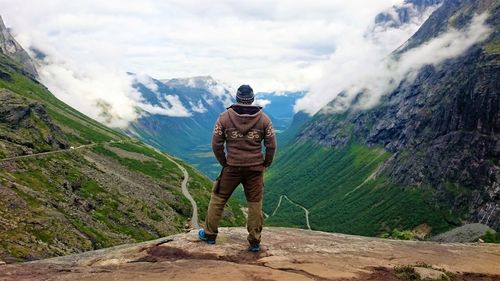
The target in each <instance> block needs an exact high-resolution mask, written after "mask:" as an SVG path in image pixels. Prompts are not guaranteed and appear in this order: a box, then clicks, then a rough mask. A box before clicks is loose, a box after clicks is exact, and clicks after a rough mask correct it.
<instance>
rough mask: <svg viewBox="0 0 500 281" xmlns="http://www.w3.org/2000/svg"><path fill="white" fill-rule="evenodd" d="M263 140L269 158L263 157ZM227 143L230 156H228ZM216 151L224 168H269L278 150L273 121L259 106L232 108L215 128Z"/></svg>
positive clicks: (213, 141) (234, 106) (219, 120)
mask: <svg viewBox="0 0 500 281" xmlns="http://www.w3.org/2000/svg"><path fill="white" fill-rule="evenodd" d="M262 140H264V145H265V147H266V155H265V157H263V156H262ZM224 142H226V150H227V155H224ZM212 148H213V150H214V153H215V156H216V158H217V160H219V162H221V164H222V165H223V166H225V165H230V166H255V165H261V164H264V165H265V166H268V164H269V163H271V162H272V160H273V159H272V158H273V155H274V151H275V149H276V140H275V136H274V131H273V127H272V123H271V120H270V119H269V117H268V116H267V115H266V114H265V113H264V112H262V110H261V108H260V107H258V106H253V105H244V104H235V105H232V106H231V107H229V108H228V110H227V111H225V112H224V113H222V114H221V115H220V117H219V119H218V120H217V122H216V124H215V126H214V137H213V138H212ZM224 161H225V162H224Z"/></svg>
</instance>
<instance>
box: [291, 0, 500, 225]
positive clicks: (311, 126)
mask: <svg viewBox="0 0 500 281" xmlns="http://www.w3.org/2000/svg"><path fill="white" fill-rule="evenodd" d="M483 12H488V13H489V17H488V19H487V24H488V25H490V26H491V27H492V28H493V32H492V33H491V34H490V35H489V37H488V38H487V39H486V40H485V41H483V42H481V43H478V44H475V45H473V46H472V47H471V48H469V49H468V50H467V51H466V52H465V53H463V54H461V55H460V56H458V57H456V58H453V59H448V60H446V61H445V62H443V63H442V64H440V65H438V66H432V65H427V66H424V67H423V68H422V69H420V71H419V72H418V74H417V75H416V78H415V79H414V80H409V81H402V82H401V83H400V85H399V86H398V87H397V89H395V90H394V91H392V92H390V93H387V94H386V95H385V96H384V97H383V98H382V101H381V102H380V104H379V105H378V106H376V107H374V108H372V109H369V110H356V109H354V108H355V105H356V102H357V101H358V100H360V99H355V100H354V102H353V104H352V107H351V109H349V110H347V111H346V112H342V113H336V114H324V113H321V112H320V113H318V114H317V115H316V116H314V117H313V118H312V120H311V121H310V122H309V123H307V125H306V127H305V128H304V129H302V130H301V132H300V133H299V134H298V140H299V141H302V142H304V141H311V142H314V143H317V144H321V145H323V146H326V147H331V148H334V149H342V148H344V147H346V146H349V145H350V144H352V143H359V144H363V145H366V146H368V147H381V148H383V149H384V150H386V151H388V152H390V154H391V156H390V157H389V158H388V159H387V160H386V161H384V162H383V164H381V166H380V167H379V168H378V169H377V170H376V174H377V175H381V176H386V177H387V178H388V179H389V181H390V182H393V183H395V184H397V185H399V186H401V187H402V188H405V187H416V188H417V189H419V188H420V189H421V190H427V189H428V188H430V190H431V193H432V196H431V199H429V202H430V203H429V204H431V205H445V206H448V207H449V209H450V211H451V212H452V213H454V214H456V215H457V216H458V217H459V218H460V219H462V220H464V221H468V222H479V223H483V224H487V225H489V226H490V227H492V228H494V229H496V230H499V229H500V184H499V180H500V160H499V159H500V115H499V114H500V94H499V89H500V82H499V81H500V80H499V79H498V74H499V73H500V51H499V50H500V48H499V46H500V33H499V32H500V31H499V30H498V26H499V25H500V7H499V5H498V2H497V1H488V0H483V1H467V0H463V1H452V0H450V1H444V3H443V4H442V6H441V7H440V8H439V9H438V10H436V11H435V12H434V13H433V14H432V15H431V16H430V18H429V19H428V20H427V21H426V22H425V23H424V24H423V25H422V27H421V28H420V29H419V30H418V32H417V33H416V34H415V35H414V36H413V37H411V38H410V39H409V41H408V42H407V44H405V46H404V47H403V48H401V49H399V50H398V51H397V52H396V53H395V55H396V56H398V55H401V54H404V53H405V52H407V51H409V50H412V49H413V48H417V47H419V46H421V45H422V44H425V43H426V42H428V41H429V40H431V39H432V38H435V37H437V36H438V35H439V34H442V33H443V32H444V31H445V30H447V29H448V28H450V27H453V28H456V29H461V28H464V27H465V26H467V25H468V24H469V23H470V21H471V19H472V17H473V16H474V15H475V14H480V13H483ZM360 95H361V96H362V93H361V94H360ZM334 103H335V100H334V101H332V104H334Z"/></svg>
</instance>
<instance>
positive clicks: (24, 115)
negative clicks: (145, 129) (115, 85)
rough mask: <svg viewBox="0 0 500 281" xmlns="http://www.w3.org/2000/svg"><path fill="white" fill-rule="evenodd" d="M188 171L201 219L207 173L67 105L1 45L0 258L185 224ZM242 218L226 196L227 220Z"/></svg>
mask: <svg viewBox="0 0 500 281" xmlns="http://www.w3.org/2000/svg"><path fill="white" fill-rule="evenodd" d="M176 163H177V164H179V165H182V166H183V167H184V168H185V169H186V170H187V173H188V176H189V177H188V178H186V176H185V175H184V173H183V171H182V170H181V169H180V168H179V167H178V166H177V164H176ZM184 180H186V184H187V188H188V190H189V192H190V193H191V195H192V197H193V198H194V200H195V202H196V204H197V206H198V208H199V211H200V214H199V215H200V218H201V219H204V217H205V211H206V208H207V205H208V200H209V195H210V190H211V186H212V183H211V181H210V180H209V179H208V178H207V177H205V176H203V175H202V174H201V173H200V172H198V171H197V170H196V169H194V168H192V167H191V166H189V165H187V164H186V163H184V162H183V161H181V160H179V159H174V158H172V157H171V156H169V155H166V154H163V153H160V152H158V151H156V150H155V149H152V148H151V147H149V146H147V145H145V144H144V143H142V142H140V141H138V140H135V139H131V138H129V137H127V136H126V135H124V134H122V133H119V132H117V131H114V130H112V129H110V128H108V127H106V126H104V125H102V124H100V123H98V122H96V121H94V120H92V119H90V118H88V117H87V116H85V115H83V114H81V113H80V112H78V111H76V110H75V109H73V108H71V107H69V106H68V105H66V104H64V103H63V102H61V101H60V100H58V99H57V98H56V97H55V96H53V95H52V94H51V93H50V92H49V91H48V89H47V88H45V87H44V86H43V85H41V84H40V83H38V82H37V81H35V80H33V78H32V76H31V75H28V74H27V73H26V71H24V70H23V69H22V68H21V66H20V65H19V63H17V62H15V61H14V60H12V59H11V58H10V57H8V56H6V55H4V54H2V53H0V260H2V261H3V262H7V263H12V262H18V261H27V260H36V259H41V258H47V257H53V256H59V255H66V254H71V253H79V252H82V251H88V250H92V249H99V248H104V247H110V246H114V245H118V244H123V243H131V242H137V241H145V240H150V239H154V238H158V237H162V236H165V235H170V234H174V233H179V232H181V231H184V230H185V229H186V227H188V228H189V227H190V226H189V224H190V218H191V213H192V211H193V209H192V205H191V203H190V202H189V201H188V199H186V198H185V197H184V196H183V194H182V192H181V183H182V182H183V181H184ZM243 222H244V215H243V213H242V211H241V210H240V206H239V205H238V204H237V203H236V202H235V201H232V202H230V204H229V206H228V208H227V212H226V213H225V216H224V220H223V224H225V225H242V224H243ZM0 271H2V270H1V269H0ZM0 279H3V278H0Z"/></svg>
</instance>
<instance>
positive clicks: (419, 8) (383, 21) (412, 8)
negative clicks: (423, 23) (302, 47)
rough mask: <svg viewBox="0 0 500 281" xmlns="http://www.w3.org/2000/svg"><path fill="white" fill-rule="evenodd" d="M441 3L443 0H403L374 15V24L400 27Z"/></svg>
mask: <svg viewBox="0 0 500 281" xmlns="http://www.w3.org/2000/svg"><path fill="white" fill-rule="evenodd" d="M442 3H443V0H405V1H404V2H403V3H402V4H401V5H394V6H392V7H391V8H390V9H389V10H387V11H384V12H382V13H379V14H378V15H377V16H376V17H375V25H376V26H386V27H393V28H394V27H400V26H402V25H404V24H407V23H410V22H411V21H413V20H415V19H416V18H420V17H422V16H424V15H425V13H427V12H428V11H429V10H431V11H432V10H434V9H435V8H437V7H438V6H439V5H441V4H442Z"/></svg>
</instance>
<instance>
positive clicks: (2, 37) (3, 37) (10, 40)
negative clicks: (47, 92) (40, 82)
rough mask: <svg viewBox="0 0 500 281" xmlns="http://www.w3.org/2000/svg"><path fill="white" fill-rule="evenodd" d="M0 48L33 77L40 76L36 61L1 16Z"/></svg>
mask: <svg viewBox="0 0 500 281" xmlns="http://www.w3.org/2000/svg"><path fill="white" fill-rule="evenodd" d="M0 50H1V51H2V53H3V54H5V55H7V56H8V57H10V58H11V59H13V60H14V61H15V62H17V63H18V64H19V65H20V66H21V69H22V70H23V71H25V72H26V73H27V74H29V75H31V76H32V77H33V78H38V72H37V71H36V68H35V63H34V62H33V60H32V59H31V57H30V56H29V55H28V53H27V52H26V51H25V50H24V49H23V47H22V46H21V45H19V43H17V41H16V39H14V37H13V36H12V35H11V34H10V32H9V30H8V29H7V27H5V24H4V22H3V19H2V18H1V17H0Z"/></svg>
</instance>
